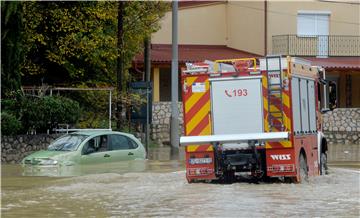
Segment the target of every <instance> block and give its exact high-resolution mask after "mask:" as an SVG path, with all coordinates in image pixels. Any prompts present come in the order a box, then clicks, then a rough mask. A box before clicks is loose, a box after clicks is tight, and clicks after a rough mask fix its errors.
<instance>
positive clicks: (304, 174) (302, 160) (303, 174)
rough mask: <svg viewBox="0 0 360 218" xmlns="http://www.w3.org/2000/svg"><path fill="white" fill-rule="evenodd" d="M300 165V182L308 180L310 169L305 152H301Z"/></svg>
mask: <svg viewBox="0 0 360 218" xmlns="http://www.w3.org/2000/svg"><path fill="white" fill-rule="evenodd" d="M299 167H300V182H304V181H306V182H307V181H308V170H307V163H306V159H305V157H304V154H302V153H301V154H300V158H299Z"/></svg>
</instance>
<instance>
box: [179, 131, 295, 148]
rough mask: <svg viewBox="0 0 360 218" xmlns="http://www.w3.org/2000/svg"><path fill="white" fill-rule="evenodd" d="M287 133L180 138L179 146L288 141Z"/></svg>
mask: <svg viewBox="0 0 360 218" xmlns="http://www.w3.org/2000/svg"><path fill="white" fill-rule="evenodd" d="M288 139H289V133H288V132H266V133H245V134H228V135H207V136H182V137H180V144H181V145H189V144H208V143H212V142H219V143H229V142H234V143H238V142H248V141H251V140H256V141H261V142H267V141H282V140H288Z"/></svg>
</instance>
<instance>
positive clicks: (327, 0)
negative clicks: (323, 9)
mask: <svg viewBox="0 0 360 218" xmlns="http://www.w3.org/2000/svg"><path fill="white" fill-rule="evenodd" d="M318 1H319V2H324V3H337V4H349V5H360V1H359V0H353V1H336V0H318Z"/></svg>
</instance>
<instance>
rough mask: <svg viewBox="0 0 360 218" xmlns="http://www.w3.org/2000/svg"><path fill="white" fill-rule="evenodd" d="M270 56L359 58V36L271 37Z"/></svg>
mask: <svg viewBox="0 0 360 218" xmlns="http://www.w3.org/2000/svg"><path fill="white" fill-rule="evenodd" d="M272 54H282V55H291V56H320V57H336V56H338V57H341V56H342V57H346V56H348V57H350V56H352V57H354V56H360V36H340V35H276V36H273V37H272Z"/></svg>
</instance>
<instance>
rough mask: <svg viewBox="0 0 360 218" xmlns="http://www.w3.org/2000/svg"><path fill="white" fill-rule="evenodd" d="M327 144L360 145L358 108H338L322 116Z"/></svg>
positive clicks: (359, 111) (359, 112) (359, 109)
mask: <svg viewBox="0 0 360 218" xmlns="http://www.w3.org/2000/svg"><path fill="white" fill-rule="evenodd" d="M323 129H324V133H325V135H326V137H327V139H328V142H329V144H342V145H343V144H355V145H360V108H338V109H335V110H333V111H329V112H327V113H326V114H324V115H323Z"/></svg>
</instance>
